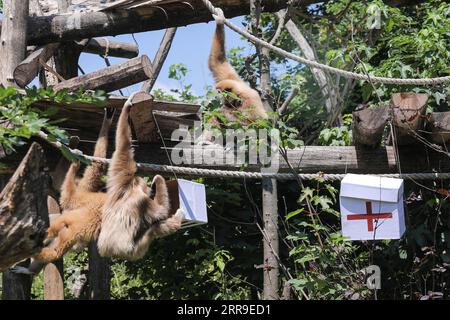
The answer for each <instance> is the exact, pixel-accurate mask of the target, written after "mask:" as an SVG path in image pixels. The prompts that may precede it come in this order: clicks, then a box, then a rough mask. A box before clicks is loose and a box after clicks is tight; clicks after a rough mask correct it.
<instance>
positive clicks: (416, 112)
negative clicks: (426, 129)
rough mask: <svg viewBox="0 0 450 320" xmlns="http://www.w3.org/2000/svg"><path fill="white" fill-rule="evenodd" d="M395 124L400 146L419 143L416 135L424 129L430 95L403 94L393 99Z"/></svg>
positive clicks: (398, 94)
mask: <svg viewBox="0 0 450 320" xmlns="http://www.w3.org/2000/svg"><path fill="white" fill-rule="evenodd" d="M391 101H392V102H391V104H392V108H393V123H394V125H395V127H396V130H395V135H396V138H397V144H398V145H408V144H413V143H417V139H416V138H414V134H419V133H418V132H417V131H418V130H421V129H423V115H424V113H425V110H426V104H427V101H428V95H427V94H425V93H415V92H401V93H394V94H393V95H392V97H391Z"/></svg>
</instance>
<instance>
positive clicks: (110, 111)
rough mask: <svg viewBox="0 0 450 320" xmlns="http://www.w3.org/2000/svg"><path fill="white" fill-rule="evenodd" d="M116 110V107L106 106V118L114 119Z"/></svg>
mask: <svg viewBox="0 0 450 320" xmlns="http://www.w3.org/2000/svg"><path fill="white" fill-rule="evenodd" d="M115 112H116V109H115V108H105V119H107V120H112V118H113V117H114V114H115Z"/></svg>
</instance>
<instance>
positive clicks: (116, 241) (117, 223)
mask: <svg viewBox="0 0 450 320" xmlns="http://www.w3.org/2000/svg"><path fill="white" fill-rule="evenodd" d="M132 99H133V95H132V96H131V97H130V98H129V99H128V101H127V102H126V103H125V105H124V107H123V108H122V112H121V114H120V117H119V121H118V124H117V131H116V149H115V151H114V154H113V156H112V159H111V163H110V165H109V168H108V181H107V186H106V199H105V205H104V207H103V215H102V222H101V228H100V235H99V238H98V241H97V247H98V250H99V253H100V255H101V256H104V257H119V258H124V259H128V260H136V259H139V258H142V257H143V256H144V254H145V253H146V252H147V249H148V247H149V244H150V242H151V240H153V239H154V238H156V237H159V236H163V235H168V234H171V233H174V232H175V231H177V230H178V229H180V227H181V222H182V221H183V218H184V213H183V211H182V210H180V209H179V210H178V211H177V212H176V213H175V214H174V215H173V216H169V210H170V204H169V196H168V191H167V185H166V182H165V180H164V178H163V177H161V176H159V175H157V176H155V177H154V179H153V182H152V185H151V187H150V188H149V187H148V186H147V184H146V183H145V181H144V180H143V179H142V178H141V177H139V176H136V171H137V165H136V162H135V160H134V152H133V149H132V146H131V129H130V126H129V124H128V118H129V114H130V108H131V107H132Z"/></svg>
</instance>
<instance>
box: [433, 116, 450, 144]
mask: <svg viewBox="0 0 450 320" xmlns="http://www.w3.org/2000/svg"><path fill="white" fill-rule="evenodd" d="M427 129H428V131H430V134H429V140H430V141H432V142H433V143H437V144H445V143H446V142H447V141H449V140H450V112H449V111H446V112H433V113H431V114H430V115H429V116H428V117H427Z"/></svg>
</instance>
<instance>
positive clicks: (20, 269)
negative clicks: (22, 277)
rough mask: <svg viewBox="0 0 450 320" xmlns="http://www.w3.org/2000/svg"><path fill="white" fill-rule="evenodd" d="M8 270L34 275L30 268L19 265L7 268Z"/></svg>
mask: <svg viewBox="0 0 450 320" xmlns="http://www.w3.org/2000/svg"><path fill="white" fill-rule="evenodd" d="M9 271H10V272H12V273H17V274H26V275H29V276H34V272H31V271H30V270H28V268H25V267H21V266H14V267H11V268H9Z"/></svg>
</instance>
